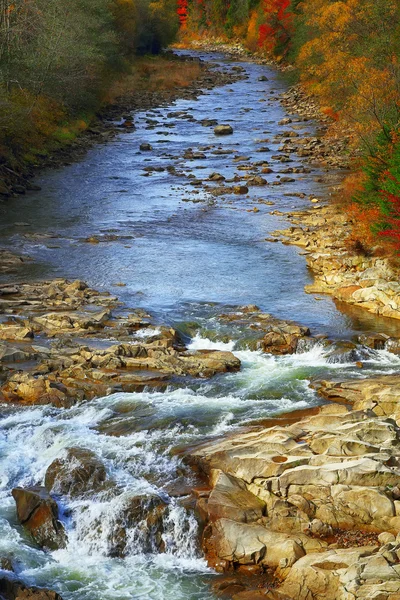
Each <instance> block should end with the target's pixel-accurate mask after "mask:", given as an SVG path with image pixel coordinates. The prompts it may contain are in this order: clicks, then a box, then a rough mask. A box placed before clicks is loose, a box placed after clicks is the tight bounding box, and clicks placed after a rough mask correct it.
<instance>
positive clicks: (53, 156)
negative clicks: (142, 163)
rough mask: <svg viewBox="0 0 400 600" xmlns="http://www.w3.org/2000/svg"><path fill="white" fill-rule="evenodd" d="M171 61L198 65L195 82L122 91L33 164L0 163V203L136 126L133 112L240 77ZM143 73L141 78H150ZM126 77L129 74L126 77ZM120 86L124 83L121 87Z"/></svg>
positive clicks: (169, 57) (180, 58) (171, 57)
mask: <svg viewBox="0 0 400 600" xmlns="http://www.w3.org/2000/svg"><path fill="white" fill-rule="evenodd" d="M163 59H165V60H166V61H172V62H171V63H170V64H166V66H165V68H166V69H171V68H172V67H171V65H173V64H174V63H176V64H177V66H176V67H175V68H176V69H177V70H178V71H179V69H180V68H182V69H185V64H191V63H195V64H197V65H198V67H199V74H198V76H197V77H196V78H195V79H194V81H189V82H185V84H184V85H181V86H180V85H176V86H175V85H172V86H171V85H168V86H166V85H162V84H160V85H159V87H158V88H157V89H151V90H146V89H145V88H144V89H143V84H142V85H140V86H139V87H138V89H136V88H135V87H133V88H132V89H130V90H125V91H124V92H123V93H122V95H120V96H117V97H116V98H113V99H112V101H111V102H109V103H105V105H104V106H103V107H102V109H101V110H100V111H98V113H97V114H96V115H95V116H94V117H93V122H92V123H91V125H90V127H88V128H87V129H85V130H84V131H82V132H81V134H80V135H79V136H78V137H77V138H76V139H75V140H74V141H73V142H70V143H66V144H63V145H61V146H60V145H58V147H57V145H56V144H54V147H52V148H50V150H47V149H46V150H44V151H43V153H42V154H41V155H38V156H37V157H36V159H35V163H34V165H29V164H28V163H23V162H21V163H20V164H18V165H15V164H14V165H13V166H12V168H11V166H10V165H7V164H3V165H0V202H5V201H8V200H9V199H10V198H17V197H18V196H19V195H21V194H26V193H29V192H30V191H38V189H40V188H38V186H37V185H36V184H35V183H33V182H32V178H33V177H35V175H37V174H38V173H39V172H40V171H41V170H42V169H44V168H59V167H62V166H65V165H68V164H71V162H75V161H78V160H81V159H82V158H83V156H84V155H85V154H86V152H87V151H88V149H89V148H91V147H92V146H93V145H94V144H97V143H105V142H107V141H109V140H111V139H113V138H114V137H115V136H116V135H119V134H121V133H123V132H128V133H129V132H131V131H132V130H134V128H135V112H137V111H143V110H149V109H152V108H157V107H162V106H166V105H169V104H171V103H172V102H174V101H175V100H177V99H187V100H191V99H196V98H197V97H198V96H200V95H201V94H204V93H205V92H206V91H207V90H210V89H212V88H213V87H216V86H220V85H226V84H227V83H232V82H233V81H237V80H238V79H240V74H239V73H238V72H235V71H232V70H229V69H218V70H214V69H210V68H209V67H208V66H207V65H206V64H205V63H204V62H202V61H201V60H199V59H197V58H194V57H190V56H182V55H180V56H177V55H175V54H173V53H170V52H167V53H165V55H164V56H163V57H162V58H161V59H159V60H163ZM149 70H150V73H146V76H145V78H144V79H146V78H148V79H150V78H151V67H150V69H149ZM127 77H128V76H127ZM121 87H122V89H123V87H124V86H123V85H122V86H121ZM0 260H1V255H0Z"/></svg>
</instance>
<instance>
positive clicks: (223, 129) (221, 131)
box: [214, 125, 233, 135]
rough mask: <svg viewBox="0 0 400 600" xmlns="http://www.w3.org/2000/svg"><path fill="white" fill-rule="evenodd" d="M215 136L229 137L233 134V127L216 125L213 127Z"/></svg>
mask: <svg viewBox="0 0 400 600" xmlns="http://www.w3.org/2000/svg"><path fill="white" fill-rule="evenodd" d="M214 133H215V135H231V134H232V133H233V127H231V125H217V126H216V127H214Z"/></svg>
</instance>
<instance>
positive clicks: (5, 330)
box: [0, 324, 33, 340]
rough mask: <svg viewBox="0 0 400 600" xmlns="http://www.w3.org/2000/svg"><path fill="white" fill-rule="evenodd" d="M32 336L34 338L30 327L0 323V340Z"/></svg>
mask: <svg viewBox="0 0 400 600" xmlns="http://www.w3.org/2000/svg"><path fill="white" fill-rule="evenodd" d="M30 338H33V331H32V329H30V328H29V327H23V326H20V325H3V324H0V340H26V339H30Z"/></svg>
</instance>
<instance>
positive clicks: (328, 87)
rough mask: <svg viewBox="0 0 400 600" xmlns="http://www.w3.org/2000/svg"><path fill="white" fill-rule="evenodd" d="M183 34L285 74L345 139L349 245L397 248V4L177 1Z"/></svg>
mask: <svg viewBox="0 0 400 600" xmlns="http://www.w3.org/2000/svg"><path fill="white" fill-rule="evenodd" d="M178 12H179V16H180V20H181V24H182V27H184V28H185V31H186V36H188V37H194V38H196V37H197V36H199V37H201V36H204V35H205V34H206V35H207V36H210V34H211V35H214V36H222V37H223V38H226V39H227V40H229V39H232V38H234V39H239V40H240V41H242V42H243V44H244V45H245V46H246V47H247V48H248V49H249V50H250V51H251V52H256V53H259V54H262V55H264V56H267V57H269V58H271V59H273V60H274V61H277V62H279V63H283V64H289V65H292V66H293V67H294V75H295V78H296V79H297V81H299V82H300V83H301V84H302V85H303V86H304V87H305V88H306V90H307V91H308V92H310V93H311V94H313V95H314V96H317V98H318V100H319V102H320V105H321V107H322V111H323V112H324V113H325V115H328V116H329V117H330V118H331V127H330V131H331V134H332V135H336V136H340V135H342V136H346V137H348V138H349V139H350V145H349V152H350V153H351V156H355V157H356V158H353V159H352V160H353V165H352V167H353V169H352V175H351V176H349V177H348V178H347V180H346V182H345V186H344V190H343V192H342V195H341V198H340V200H341V201H342V203H343V206H344V209H346V210H347V211H348V212H349V214H351V216H352V217H353V218H355V219H356V220H357V222H358V223H359V227H358V231H357V232H356V233H355V235H354V236H353V238H354V239H353V240H352V243H355V244H357V245H358V246H359V247H365V250H366V252H367V251H368V249H369V248H370V247H373V246H374V244H375V243H376V242H377V241H379V244H380V245H383V246H387V247H389V249H393V247H394V248H396V249H397V250H398V249H399V248H400V136H399V117H400V62H399V61H400V5H399V3H398V2H397V1H396V0H307V1H306V2H305V1H304V2H302V1H301V0H232V1H228V0H189V1H187V0H181V1H180V2H179V9H178Z"/></svg>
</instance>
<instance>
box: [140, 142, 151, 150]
mask: <svg viewBox="0 0 400 600" xmlns="http://www.w3.org/2000/svg"><path fill="white" fill-rule="evenodd" d="M139 148H140V150H141V152H150V151H151V150H153V146H152V145H151V144H145V143H144V144H140V146H139Z"/></svg>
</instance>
